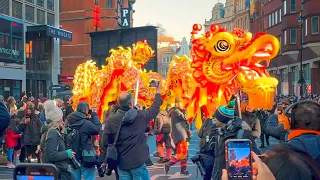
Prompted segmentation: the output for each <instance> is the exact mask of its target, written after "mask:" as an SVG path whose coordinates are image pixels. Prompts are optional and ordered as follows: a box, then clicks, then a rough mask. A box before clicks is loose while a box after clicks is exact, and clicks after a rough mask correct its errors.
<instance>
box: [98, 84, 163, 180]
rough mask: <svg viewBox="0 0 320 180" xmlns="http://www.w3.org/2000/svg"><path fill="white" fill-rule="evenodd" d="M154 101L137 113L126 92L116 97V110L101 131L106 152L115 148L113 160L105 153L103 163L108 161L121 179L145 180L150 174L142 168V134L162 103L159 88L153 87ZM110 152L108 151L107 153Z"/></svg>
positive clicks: (144, 150)
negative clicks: (102, 131)
mask: <svg viewBox="0 0 320 180" xmlns="http://www.w3.org/2000/svg"><path fill="white" fill-rule="evenodd" d="M155 88H156V90H157V91H156V92H157V93H156V94H155V98H154V101H153V103H152V105H151V107H150V108H147V109H145V110H139V108H137V107H134V102H133V97H132V95H131V94H130V93H129V92H122V93H121V94H120V96H119V105H120V109H118V110H117V112H116V113H115V114H114V115H112V116H110V117H109V118H108V120H107V122H108V123H106V126H105V128H104V135H103V137H104V145H105V146H106V147H107V148H108V149H109V150H111V149H114V148H112V147H115V148H116V149H117V153H113V155H116V156H117V157H116V158H111V156H110V155H111V154H112V153H108V155H107V156H108V157H107V160H108V159H109V160H108V161H109V162H110V160H111V159H112V160H113V161H116V162H114V164H116V165H118V166H119V171H118V173H119V179H121V180H132V179H134V180H136V179H143V180H149V179H150V175H149V172H148V169H147V166H146V162H147V161H148V160H149V158H150V156H149V149H148V144H147V139H146V137H145V131H146V129H147V126H149V122H150V121H151V120H152V119H154V118H156V116H157V114H158V113H159V111H160V106H161V104H162V96H161V94H160V90H161V85H160V84H157V86H156V87H155ZM109 152H111V151H109Z"/></svg>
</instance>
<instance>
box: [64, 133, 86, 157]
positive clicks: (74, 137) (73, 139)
mask: <svg viewBox="0 0 320 180" xmlns="http://www.w3.org/2000/svg"><path fill="white" fill-rule="evenodd" d="M66 133H67V134H66V135H65V141H66V146H67V149H71V150H72V151H73V152H75V153H76V158H77V160H81V158H82V156H81V154H82V153H81V144H80V134H79V128H78V127H77V128H71V127H68V128H66Z"/></svg>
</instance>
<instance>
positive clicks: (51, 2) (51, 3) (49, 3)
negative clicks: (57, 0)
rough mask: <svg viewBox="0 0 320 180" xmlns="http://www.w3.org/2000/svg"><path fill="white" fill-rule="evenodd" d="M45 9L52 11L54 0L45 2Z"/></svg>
mask: <svg viewBox="0 0 320 180" xmlns="http://www.w3.org/2000/svg"><path fill="white" fill-rule="evenodd" d="M47 9H49V10H52V11H54V0H47Z"/></svg>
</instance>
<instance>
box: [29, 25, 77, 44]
mask: <svg viewBox="0 0 320 180" xmlns="http://www.w3.org/2000/svg"><path fill="white" fill-rule="evenodd" d="M27 32H45V33H46V35H47V36H50V37H54V38H59V39H62V40H66V41H70V42H72V32H70V31H67V30H64V29H60V28H55V27H52V26H49V25H38V26H27Z"/></svg>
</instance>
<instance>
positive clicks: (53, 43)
mask: <svg viewBox="0 0 320 180" xmlns="http://www.w3.org/2000/svg"><path fill="white" fill-rule="evenodd" d="M0 24H1V27H0V94H1V95H4V97H5V98H7V97H8V96H14V97H16V98H18V97H19V94H20V92H21V91H26V92H27V93H31V94H32V95H33V96H34V97H39V98H41V97H43V96H44V97H48V95H49V91H48V90H49V86H50V85H52V84H57V83H58V74H59V70H60V68H59V67H60V65H59V56H60V54H59V44H60V40H61V39H65V40H72V33H71V32H68V31H64V30H62V29H60V28H59V1H56V0H0Z"/></svg>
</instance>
